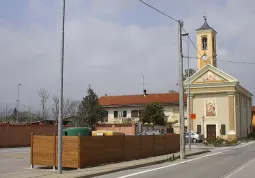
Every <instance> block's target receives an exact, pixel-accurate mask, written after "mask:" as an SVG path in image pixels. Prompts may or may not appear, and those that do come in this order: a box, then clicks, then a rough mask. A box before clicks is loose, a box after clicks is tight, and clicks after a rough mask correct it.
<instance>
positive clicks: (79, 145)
mask: <svg viewBox="0 0 255 178" xmlns="http://www.w3.org/2000/svg"><path fill="white" fill-rule="evenodd" d="M80 168H81V134H80V133H79V134H78V169H80Z"/></svg>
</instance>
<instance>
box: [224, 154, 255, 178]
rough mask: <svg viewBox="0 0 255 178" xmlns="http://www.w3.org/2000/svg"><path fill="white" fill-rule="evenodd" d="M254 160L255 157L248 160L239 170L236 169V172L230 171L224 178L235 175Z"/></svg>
mask: <svg viewBox="0 0 255 178" xmlns="http://www.w3.org/2000/svg"><path fill="white" fill-rule="evenodd" d="M254 161H255V158H253V159H252V160H250V161H248V162H246V163H245V164H244V165H242V166H241V167H239V168H238V169H237V170H235V171H234V172H232V173H230V174H229V175H228V176H227V177H224V178H229V177H231V176H233V175H234V174H236V173H237V172H239V171H241V170H242V169H243V168H244V167H246V166H248V165H249V164H251V163H252V162H254Z"/></svg>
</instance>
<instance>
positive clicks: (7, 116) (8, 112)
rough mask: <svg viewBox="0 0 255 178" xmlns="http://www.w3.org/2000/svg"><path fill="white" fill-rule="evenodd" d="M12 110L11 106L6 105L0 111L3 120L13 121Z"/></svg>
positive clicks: (14, 118)
mask: <svg viewBox="0 0 255 178" xmlns="http://www.w3.org/2000/svg"><path fill="white" fill-rule="evenodd" d="M13 110H14V109H13V108H8V107H7V106H6V108H5V110H4V111H2V112H1V113H0V117H1V118H2V121H3V122H10V123H12V122H15V120H16V117H15V116H14V115H13Z"/></svg>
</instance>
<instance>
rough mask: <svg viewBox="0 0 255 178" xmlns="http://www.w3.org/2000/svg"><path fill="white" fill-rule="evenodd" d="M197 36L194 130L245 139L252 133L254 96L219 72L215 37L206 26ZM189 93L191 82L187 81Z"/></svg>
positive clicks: (193, 78)
mask: <svg viewBox="0 0 255 178" xmlns="http://www.w3.org/2000/svg"><path fill="white" fill-rule="evenodd" d="M196 33H197V49H198V50H197V68H198V70H197V72H196V73H195V74H193V75H192V76H191V77H190V80H189V83H190V102H189V103H190V104H189V106H190V113H194V114H195V116H196V117H195V119H192V120H191V130H193V131H195V132H200V133H204V135H205V138H215V137H218V136H219V137H222V138H225V139H227V138H232V139H235V138H237V139H238V138H242V137H246V136H247V135H248V133H250V132H251V129H252V97H253V95H252V93H251V92H249V91H248V90H247V89H245V88H244V87H242V86H241V85H240V82H239V81H238V80H237V79H236V78H234V77H232V76H230V75H228V74H227V73H225V72H223V71H222V70H220V69H219V68H217V55H216V54H217V53H216V51H217V50H216V34H217V32H216V31H215V30H214V29H213V28H212V27H210V26H209V25H208V23H207V20H206V19H205V21H204V24H203V25H202V26H201V27H200V28H199V29H197V30H196ZM184 89H185V92H186V93H187V92H188V80H186V81H184Z"/></svg>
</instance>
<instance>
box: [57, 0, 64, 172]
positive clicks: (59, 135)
mask: <svg viewBox="0 0 255 178" xmlns="http://www.w3.org/2000/svg"><path fill="white" fill-rule="evenodd" d="M62 13H63V15H62V31H61V34H62V40H61V68H60V75H61V81H60V102H59V114H58V173H59V174H62V130H63V125H62V122H63V79H64V54H65V53H64V48H65V0H63V12H62Z"/></svg>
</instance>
